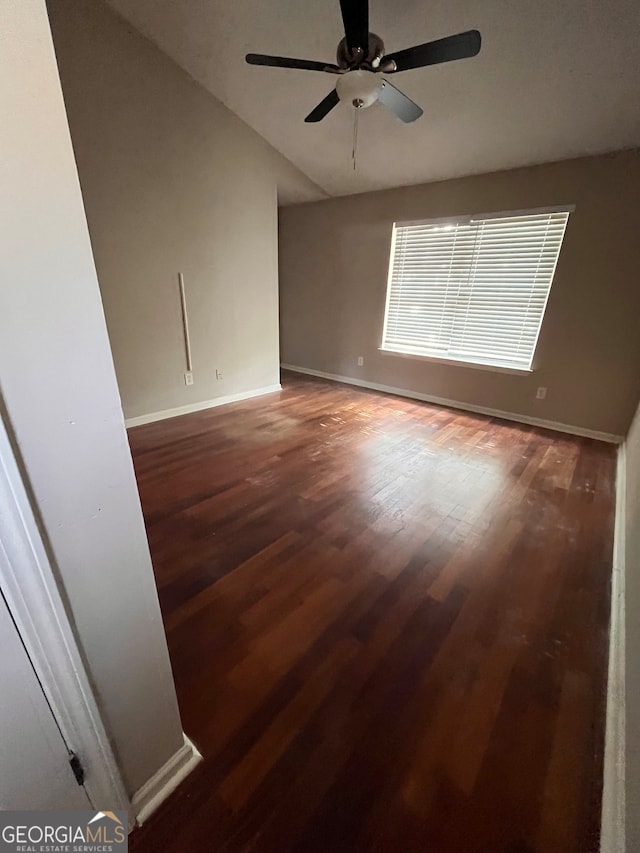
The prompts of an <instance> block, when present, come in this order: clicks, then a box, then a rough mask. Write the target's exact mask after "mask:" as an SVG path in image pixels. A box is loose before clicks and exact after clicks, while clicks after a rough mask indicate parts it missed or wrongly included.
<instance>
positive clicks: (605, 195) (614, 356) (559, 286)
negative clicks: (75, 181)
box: [280, 152, 640, 436]
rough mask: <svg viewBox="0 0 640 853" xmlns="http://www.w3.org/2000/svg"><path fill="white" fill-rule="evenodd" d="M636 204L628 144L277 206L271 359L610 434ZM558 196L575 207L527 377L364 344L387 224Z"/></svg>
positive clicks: (639, 259) (638, 349)
mask: <svg viewBox="0 0 640 853" xmlns="http://www.w3.org/2000/svg"><path fill="white" fill-rule="evenodd" d="M390 156H393V152H390ZM381 167H382V166H381ZM639 198H640V156H638V153H637V152H636V153H626V154H624V155H618V156H604V157H594V158H587V159H580V160H573V161H567V162H564V163H554V164H549V165H545V166H539V167H535V168H529V169H517V170H514V171H509V172H498V173H495V174H491V175H481V176H476V177H470V178H463V179H460V180H452V181H445V182H442V183H436V184H425V185H423V186H416V187H407V188H401V189H397V190H389V191H384V192H377V193H367V194H364V195H357V196H349V197H346V198H339V199H331V200H327V201H321V202H318V203H315V204H303V205H296V206H292V207H287V208H285V209H284V210H283V211H282V212H281V218H280V293H281V296H280V300H281V301H280V310H281V349H282V354H281V355H282V362H283V363H288V364H292V365H296V366H299V367H306V368H311V369H315V370H320V371H324V372H327V373H333V374H338V375H343V376H348V377H356V378H359V379H363V380H365V381H370V382H377V383H381V384H385V385H390V386H394V387H399V388H404V389H408V390H411V391H414V392H421V393H423V394H429V395H433V396H437V397H441V398H445V399H448V400H455V401H460V402H463V403H468V404H473V405H476V406H484V407H487V408H492V409H499V410H502V411H506V412H512V413H516V414H521V415H525V416H529V417H535V418H543V419H547V420H552V421H556V422H559V423H563V424H568V425H573V426H578V427H582V428H586V429H591V430H598V431H603V432H606V433H613V434H616V435H620V436H622V435H624V434H625V433H626V431H627V428H628V426H629V422H630V420H631V417H632V415H633V411H634V408H635V405H636V403H637V401H638V397H639V396H640V286H639V278H638V271H639V270H640V239H638V217H637V207H638V199H639ZM561 204H575V205H576V210H575V213H573V214H572V216H571V218H570V220H569V225H568V228H567V232H566V237H565V241H564V246H563V249H562V253H561V256H560V260H559V263H558V268H557V272H556V277H555V281H554V284H553V287H552V290H551V296H550V299H549V303H548V308H547V313H546V316H545V320H544V323H543V327H542V332H541V335H540V340H539V345H538V350H537V353H536V359H535V367H536V369H535V371H534V372H533V373H532V374H531V375H530V376H525V377H523V376H517V375H508V374H504V373H496V372H489V371H484V370H477V369H473V368H469V367H464V366H461V367H458V366H447V365H442V364H437V363H433V362H427V361H420V360H415V359H407V358H401V357H398V356H391V355H388V354H383V353H381V352H379V351H378V347H379V346H380V343H381V336H382V322H383V314H384V302H385V291H386V282H387V269H388V263H389V241H390V236H391V228H392V223H393V222H394V220H398V221H402V220H412V219H423V218H424V219H427V218H430V217H442V216H450V215H456V214H466V213H479V212H486V211H507V210H519V209H525V208H536V207H546V206H551V205H561ZM360 355H361V356H363V357H364V360H365V362H364V367H362V368H359V367H357V358H358V356H360ZM540 385H543V386H546V387H547V388H548V392H547V398H546V399H545V400H536V399H535V393H536V388H537V387H538V386H540Z"/></svg>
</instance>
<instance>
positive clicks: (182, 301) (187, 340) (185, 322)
mask: <svg viewBox="0 0 640 853" xmlns="http://www.w3.org/2000/svg"><path fill="white" fill-rule="evenodd" d="M178 284H179V285H180V304H181V306H182V329H183V331H184V349H185V353H186V356H187V370H188V371H189V373H191V371H192V370H193V367H192V364H191V339H190V338H189V318H188V316H187V297H186V295H185V292H184V276H183V275H182V273H181V272H179V273H178Z"/></svg>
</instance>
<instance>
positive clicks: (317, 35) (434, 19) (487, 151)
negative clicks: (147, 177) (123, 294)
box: [109, 0, 640, 195]
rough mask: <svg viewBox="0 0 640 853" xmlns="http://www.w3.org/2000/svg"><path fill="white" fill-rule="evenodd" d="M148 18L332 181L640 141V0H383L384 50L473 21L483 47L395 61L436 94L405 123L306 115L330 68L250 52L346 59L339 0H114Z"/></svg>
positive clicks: (421, 174) (457, 171) (374, 183)
mask: <svg viewBox="0 0 640 853" xmlns="http://www.w3.org/2000/svg"><path fill="white" fill-rule="evenodd" d="M109 3H110V5H111V6H112V7H113V8H115V9H116V10H117V11H118V12H120V14H122V15H123V16H124V17H125V18H127V19H128V20H129V21H130V23H132V24H133V25H134V26H135V27H136V28H137V29H138V30H139V31H141V32H142V33H144V34H145V35H146V36H148V37H149V38H150V39H151V40H152V41H154V42H155V43H156V44H157V45H158V46H159V47H160V48H161V49H162V50H163V51H164V52H165V53H167V54H168V55H169V56H171V57H172V58H173V59H174V60H175V61H176V62H177V63H178V64H180V65H181V66H182V67H183V68H184V69H185V70H186V71H188V72H189V74H191V76H192V77H194V78H195V79H196V80H198V81H199V82H200V83H202V84H203V85H204V86H205V87H206V88H207V89H209V91H211V92H212V93H213V94H214V95H216V96H217V97H218V98H219V99H220V100H222V101H223V102H224V103H225V104H226V105H227V106H228V107H229V108H230V109H231V110H233V112H235V113H236V114H237V115H239V116H240V117H241V118H242V119H244V120H245V121H246V122H247V123H248V124H249V125H251V126H252V127H253V128H254V129H255V130H257V131H258V133H260V134H261V135H262V136H263V137H264V138H265V139H267V140H268V141H269V142H270V143H271V144H272V145H273V146H274V147H275V148H277V149H278V150H279V151H281V152H282V153H283V154H284V155H285V156H286V157H288V158H289V160H291V161H292V162H293V163H295V164H296V166H298V167H299V168H300V169H301V170H302V171H303V172H305V173H306V174H307V175H308V176H309V177H310V178H311V179H312V180H313V181H315V182H316V183H317V184H319V185H320V186H321V187H323V188H324V189H325V190H326V191H327V192H328V193H329V194H330V195H345V194H348V193H354V192H363V191H367V190H374V189H383V188H387V187H394V186H401V185H406V184H416V183H422V182H425V181H433V180H439V179H443V178H452V177H458V176H461V175H469V174H473V173H479V172H489V171H493V170H497V169H507V168H512V167H516V166H523V165H529V164H533V163H543V162H548V161H551V160H561V159H565V158H570V157H576V156H580V155H585V154H595V153H601V152H605V151H613V150H617V149H622V148H629V147H634V146H638V145H640V3H639V2H638V0H535V2H533V0H484V2H478V0H429V2H425V1H424V0H370V28H371V30H372V31H373V32H376V33H378V34H379V35H381V36H382V38H383V39H384V41H385V45H386V49H387V52H392V51H395V50H400V49H402V48H405V47H409V46H410V45H413V44H418V43H421V42H424V41H430V40H431V39H436V38H441V37H442V36H446V35H451V34H453V33H457V32H460V31H462V30H467V29H473V28H476V29H479V30H480V31H481V33H482V39H483V43H482V50H481V52H480V55H479V56H477V57H475V58H474V59H466V60H462V61H459V62H452V63H447V64H445V65H440V66H435V67H431V68H424V69H420V70H415V71H407V72H405V73H402V74H396V75H393V76H392V77H391V78H390V79H392V80H393V83H394V85H396V86H398V87H400V88H401V89H403V90H404V91H405V92H406V93H407V95H409V96H410V97H411V98H413V100H415V101H417V102H418V103H419V104H420V105H421V106H422V107H423V109H424V116H423V117H422V118H421V119H419V120H418V121H417V122H415V123H414V124H411V125H404V124H402V123H401V122H400V121H399V120H398V119H396V118H395V117H394V116H392V115H391V114H389V113H388V112H387V111H386V110H385V109H384V107H382V106H381V105H380V104H376V105H375V106H373V107H371V108H370V109H367V110H365V111H363V112H362V113H361V115H360V129H359V147H358V168H357V171H355V172H354V170H353V167H352V164H351V144H352V134H353V119H352V113H351V110H350V109H349V108H348V107H346V106H345V105H343V104H340V105H339V106H338V107H336V108H335V109H334V110H333V112H331V113H330V114H329V115H328V116H327V118H325V119H324V121H322V122H321V123H319V124H305V123H304V117H305V115H306V114H307V113H308V112H309V111H310V110H311V109H312V107H314V106H315V105H316V104H317V103H318V102H319V101H320V100H321V99H322V98H323V97H324V96H325V95H326V94H327V93H328V92H329V91H330V90H331V88H332V87H333V86H334V85H335V77H334V76H332V75H329V74H322V73H315V72H308V71H293V70H288V69H280V68H263V67H255V66H249V65H246V64H245V62H244V55H245V53H247V52H257V53H272V54H278V55H284V56H295V57H298V58H304V59H318V60H325V61H330V62H333V61H335V49H336V46H337V43H338V41H339V39H340V38H341V37H342V35H343V31H342V21H341V17H340V9H339V5H338V0H304V2H301V0H233V2H229V0H109Z"/></svg>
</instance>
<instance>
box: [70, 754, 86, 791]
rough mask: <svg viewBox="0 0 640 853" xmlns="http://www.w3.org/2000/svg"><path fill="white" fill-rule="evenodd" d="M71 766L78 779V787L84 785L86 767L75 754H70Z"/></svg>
mask: <svg viewBox="0 0 640 853" xmlns="http://www.w3.org/2000/svg"><path fill="white" fill-rule="evenodd" d="M69 764H70V766H71V769H72V770H73V775H74V776H75V777H76V782H77V783H78V785H84V767H83V766H82V762H81V761H80V759H79V758H78V756H77V755H76V754H75V752H70V753H69Z"/></svg>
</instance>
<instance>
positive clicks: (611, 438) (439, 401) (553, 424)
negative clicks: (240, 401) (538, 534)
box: [280, 364, 624, 444]
mask: <svg viewBox="0 0 640 853" xmlns="http://www.w3.org/2000/svg"><path fill="white" fill-rule="evenodd" d="M280 366H281V367H282V369H283V370H292V371H293V372H294V373H306V374H307V375H309V376H319V377H321V378H322V379H331V380H332V381H333V382H342V383H344V384H345V385H355V386H356V387H358V388H368V389H369V390H371V391H383V392H384V393H385V394H395V395H396V396H398V397H409V398H410V399H411V400H421V401H422V402H423V403H435V404H436V405H438V406H447V407H449V408H451V409H462V410H463V411H465V412H473V413H474V414H478V415H489V416H490V417H492V418H504V420H506V421H516V422H517V423H521V424H527V425H529V426H537V427H542V428H543V429H553V430H556V432H567V433H570V434H571V435H580V436H583V437H584V438H595V439H597V440H598V441H608V442H610V443H612V444H621V443H622V442H623V441H624V436H622V435H614V434H613V433H609V432H599V431H598V430H594V429H585V428H584V427H579V426H572V425H571V424H561V423H558V422H557V421H546V420H543V419H542V418H531V417H529V416H528V415H520V414H516V413H515V412H503V411H501V410H500V409H489V408H487V407H486V406H476V405H474V404H472V403H462V402H460V401H459V400H448V399H445V398H444V397H435V396H434V395H433V394H423V393H422V392H421V391H409V390H407V389H406V388H396V387H394V386H393V385H382V384H380V383H379V382H367V381H365V380H364V379H355V378H354V377H353V376H339V375H338V374H335V373H325V372H324V371H322V370H311V368H309V367H297V366H295V365H293V364H281V365H280Z"/></svg>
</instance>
